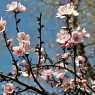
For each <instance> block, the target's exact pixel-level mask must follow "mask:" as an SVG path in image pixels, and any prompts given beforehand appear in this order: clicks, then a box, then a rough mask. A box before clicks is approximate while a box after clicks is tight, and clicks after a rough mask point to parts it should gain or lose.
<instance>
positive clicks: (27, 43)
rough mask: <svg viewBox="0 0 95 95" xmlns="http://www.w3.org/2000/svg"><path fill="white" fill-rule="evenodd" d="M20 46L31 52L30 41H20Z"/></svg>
mask: <svg viewBox="0 0 95 95" xmlns="http://www.w3.org/2000/svg"><path fill="white" fill-rule="evenodd" d="M19 46H20V47H21V48H23V49H24V50H25V52H29V51H30V50H31V47H30V42H23V43H19Z"/></svg>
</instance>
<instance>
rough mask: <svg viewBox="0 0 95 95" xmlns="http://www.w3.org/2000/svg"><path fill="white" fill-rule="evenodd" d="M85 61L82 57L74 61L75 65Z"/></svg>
mask: <svg viewBox="0 0 95 95" xmlns="http://www.w3.org/2000/svg"><path fill="white" fill-rule="evenodd" d="M85 61H86V59H85V58H84V57H83V56H77V57H76V59H75V62H76V64H83V63H84V62H85Z"/></svg>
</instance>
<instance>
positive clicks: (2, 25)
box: [0, 17, 6, 33]
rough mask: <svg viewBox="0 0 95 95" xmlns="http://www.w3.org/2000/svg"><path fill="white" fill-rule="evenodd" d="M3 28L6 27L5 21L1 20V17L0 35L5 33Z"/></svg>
mask: <svg viewBox="0 0 95 95" xmlns="http://www.w3.org/2000/svg"><path fill="white" fill-rule="evenodd" d="M5 26H6V20H3V18H2V17H1V19H0V33H2V32H4V31H5Z"/></svg>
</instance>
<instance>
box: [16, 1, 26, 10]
mask: <svg viewBox="0 0 95 95" xmlns="http://www.w3.org/2000/svg"><path fill="white" fill-rule="evenodd" d="M26 10H27V8H26V7H25V6H24V5H22V4H21V3H20V2H19V3H18V11H19V12H25V11H26Z"/></svg>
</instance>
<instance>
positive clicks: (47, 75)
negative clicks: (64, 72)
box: [41, 69, 53, 80]
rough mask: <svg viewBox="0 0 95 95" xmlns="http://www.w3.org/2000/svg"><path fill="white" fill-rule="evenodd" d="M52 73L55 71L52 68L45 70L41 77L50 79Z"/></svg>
mask: <svg viewBox="0 0 95 95" xmlns="http://www.w3.org/2000/svg"><path fill="white" fill-rule="evenodd" d="M52 73H53V71H52V70H51V69H48V70H44V71H43V72H42V76H41V78H42V79H44V80H50V79H51V77H52Z"/></svg>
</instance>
